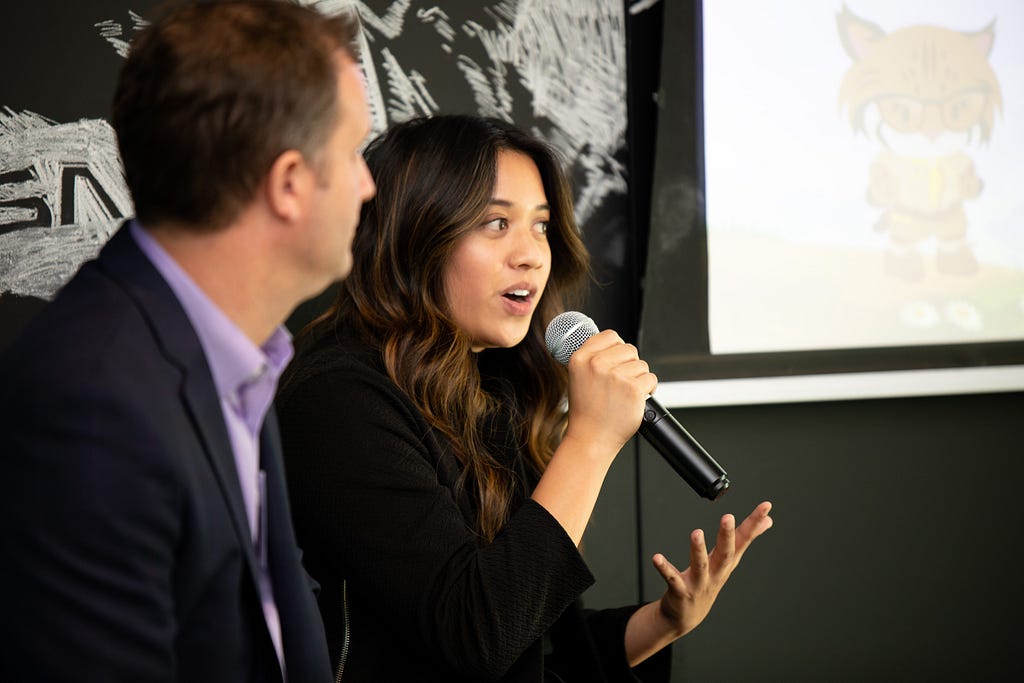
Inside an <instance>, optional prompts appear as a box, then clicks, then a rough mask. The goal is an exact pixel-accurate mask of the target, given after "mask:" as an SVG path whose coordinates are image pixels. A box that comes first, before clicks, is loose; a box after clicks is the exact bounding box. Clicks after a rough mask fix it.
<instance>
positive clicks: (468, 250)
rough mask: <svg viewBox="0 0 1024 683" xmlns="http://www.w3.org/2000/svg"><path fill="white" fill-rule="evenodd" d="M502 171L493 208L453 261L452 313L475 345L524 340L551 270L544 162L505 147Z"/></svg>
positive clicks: (449, 273)
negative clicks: (541, 166)
mask: <svg viewBox="0 0 1024 683" xmlns="http://www.w3.org/2000/svg"><path fill="white" fill-rule="evenodd" d="M497 171H498V174H497V178H496V180H495V183H494V191H493V192H492V194H491V201H490V204H489V205H488V207H487V213H486V214H485V215H484V217H483V219H482V220H481V222H480V224H479V225H476V226H474V227H473V228H472V229H471V230H470V231H469V232H468V233H466V234H465V235H463V236H462V237H461V238H460V239H459V241H458V242H457V243H456V245H455V249H454V250H453V251H452V254H451V256H450V258H449V260H448V265H447V266H446V268H445V282H444V285H445V296H446V297H447V299H448V305H449V307H450V310H451V315H452V317H453V318H454V319H455V324H456V325H457V326H458V327H459V329H460V330H462V332H463V333H465V334H466V335H468V336H469V338H470V339H471V340H472V346H473V350H474V351H480V350H483V349H486V348H496V347H511V346H515V345H516V344H518V343H519V342H521V341H522V340H523V338H524V337H525V336H526V333H527V331H529V329H530V320H531V318H532V317H533V312H534V311H535V310H536V309H537V303H538V302H539V301H540V297H541V294H543V293H544V286H545V285H546V284H547V281H548V275H549V274H550V272H551V248H550V246H549V245H548V240H547V235H546V234H545V233H546V231H547V223H548V221H549V220H550V217H551V209H550V207H549V206H548V199H547V196H546V195H545V194H544V184H543V183H542V182H541V178H540V172H539V171H538V170H537V165H536V164H534V163H533V160H532V159H531V158H530V157H528V156H526V155H525V154H522V153H520V152H515V151H512V150H502V151H500V152H499V153H498V168H497Z"/></svg>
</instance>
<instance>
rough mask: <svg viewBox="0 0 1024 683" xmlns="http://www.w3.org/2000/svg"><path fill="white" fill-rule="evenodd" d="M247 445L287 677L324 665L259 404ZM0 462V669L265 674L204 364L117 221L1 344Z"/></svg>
mask: <svg viewBox="0 0 1024 683" xmlns="http://www.w3.org/2000/svg"><path fill="white" fill-rule="evenodd" d="M261 449H262V455H261V460H262V461H261V466H262V467H263V469H264V470H266V472H267V490H268V494H267V498H268V501H267V504H268V506H269V507H268V512H269V557H270V566H271V573H272V580H273V588H274V594H275V599H276V602H277V606H278V609H279V610H280V616H281V625H282V632H283V637H284V649H285V665H286V668H287V674H288V680H289V681H290V683H300V682H302V681H328V680H330V679H331V672H330V663H329V660H328V656H327V647H326V643H325V638H324V635H323V628H322V624H321V621H320V618H319V616H318V614H317V609H316V603H315V598H314V595H313V590H312V587H311V583H310V580H309V577H308V576H307V575H306V573H305V572H304V571H303V569H302V567H301V565H300V562H299V551H298V549H297V546H296V544H295V538H294V535H293V532H292V526H291V517H290V513H289V508H288V499H287V494H286V489H285V484H284V476H283V468H282V466H281V457H280V445H279V438H278V434H277V426H276V419H275V418H274V416H273V414H272V413H271V414H270V415H269V416H268V418H267V421H266V425H265V428H264V430H263V433H262V441H261ZM0 472H2V473H3V474H2V475H0V605H2V608H0V612H2V615H0V680H4V681H8V680H10V681H21V680H33V681H34V680H76V681H77V680H103V681H189V682H192V681H218V682H224V681H264V680H266V681H279V680H281V673H280V668H279V666H278V662H277V657H276V655H275V652H274V648H273V645H272V643H271V640H270V635H269V631H268V629H267V627H266V624H265V621H264V617H263V613H262V609H261V605H260V599H259V593H258V589H257V579H256V576H257V573H256V558H255V555H254V551H253V547H252V542H251V540H250V539H251V536H250V532H249V528H248V523H247V521H246V516H245V511H244V506H243V502H242V493H241V488H240V485H239V482H238V476H237V473H236V469H235V463H234V456H233V453H232V450H231V443H230V440H229V437H228V432H227V429H226V427H225V425H224V421H223V417H222V413H221V406H220V401H219V399H218V396H217V392H216V389H215V387H214V384H213V379H212V376H211V374H210V369H209V367H208V365H207V362H206V358H205V356H204V354H203V351H202V348H201V347H200V344H199V340H198V338H197V337H196V334H195V331H194V330H193V328H192V326H191V324H190V323H189V320H188V318H187V317H186V315H185V312H184V310H183V309H182V308H181V305H180V304H179V303H178V300H177V299H176V298H175V296H174V294H173V293H172V291H171V290H170V288H169V286H168V285H167V283H166V282H165V281H164V280H163V278H162V277H161V276H160V274H159V273H158V272H157V270H156V269H155V268H154V267H153V266H152V264H151V263H150V262H149V260H148V259H147V258H146V257H145V255H144V254H143V253H142V252H141V251H140V250H139V248H138V246H137V245H136V243H135V241H134V239H132V237H131V235H130V233H129V231H128V228H127V225H124V226H122V228H121V229H120V230H119V231H118V233H117V234H116V235H115V236H114V237H113V238H112V239H111V240H110V242H109V243H108V244H107V245H106V246H105V247H104V248H103V250H102V252H101V253H100V255H99V257H98V258H97V260H95V261H92V262H89V263H87V264H86V265H84V266H83V267H82V269H81V270H80V271H79V272H78V273H77V274H76V275H75V277H74V278H73V279H72V280H71V281H70V282H69V283H68V285H67V286H66V287H65V288H64V289H63V290H62V291H61V292H60V293H59V294H58V296H57V297H56V299H55V300H54V301H53V303H52V304H50V305H49V306H48V307H47V308H46V309H45V310H44V311H43V312H42V313H40V314H39V316H38V317H37V319H36V320H34V321H33V323H32V324H30V326H29V328H28V329H27V330H26V331H25V333H24V334H23V335H22V336H21V338H20V339H19V340H17V341H16V342H15V343H14V344H13V345H12V347H11V348H10V349H9V350H8V352H7V353H6V354H4V356H3V357H2V359H0Z"/></svg>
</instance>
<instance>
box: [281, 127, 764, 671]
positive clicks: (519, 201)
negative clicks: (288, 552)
mask: <svg viewBox="0 0 1024 683" xmlns="http://www.w3.org/2000/svg"><path fill="white" fill-rule="evenodd" d="M366 157H367V159H366V160H367V163H368V165H369V167H370V169H371V172H372V174H373V176H374V180H375V181H376V183H377V195H376V198H375V199H374V200H372V201H371V202H370V203H368V204H366V205H365V207H364V210H363V216H362V222H361V224H360V227H359V231H358V233H357V235H356V239H355V243H354V245H353V257H354V264H353V268H352V272H351V274H350V276H349V278H348V279H347V280H346V282H345V283H344V284H343V286H342V289H341V292H340V296H339V299H338V301H337V303H336V304H335V306H334V307H333V308H332V309H331V310H330V311H328V313H327V314H325V315H324V316H323V317H321V318H320V319H319V320H318V321H315V322H314V323H313V325H312V326H311V330H310V332H311V339H312V341H311V344H310V345H309V347H308V348H307V349H306V350H305V352H304V353H303V354H301V355H300V357H299V358H298V359H297V360H296V362H295V363H293V366H292V368H291V369H290V371H289V375H288V377H287V378H286V380H285V386H284V387H283V389H282V392H281V395H280V397H279V400H278V412H279V415H280V422H281V430H282V437H283V443H284V452H285V457H286V460H287V469H288V480H289V485H290V486H291V494H292V503H293V513H294V519H295V524H296V527H297V533H298V536H299V541H300V545H301V546H302V547H303V548H304V549H305V562H306V566H307V568H308V570H309V571H310V573H311V574H312V575H313V576H314V577H315V578H316V579H317V580H318V581H319V582H320V583H321V584H322V593H321V595H320V604H321V611H322V614H323V617H324V623H325V626H326V629H327V634H328V641H329V643H330V645H331V650H332V657H333V658H334V660H335V663H336V664H338V663H340V666H341V667H343V668H344V680H353V681H425V680H430V681H434V680H436V681H446V682H449V681H470V680H473V681H476V680H488V681H492V680H500V681H531V682H533V681H541V680H555V681H558V680H563V681H588V682H593V681H632V680H637V678H636V677H635V675H634V674H641V673H642V670H643V669H644V668H645V667H646V668H648V669H661V670H662V671H663V672H664V671H667V666H666V665H665V664H666V663H665V662H664V661H660V662H659V661H657V660H659V659H661V660H664V659H666V658H667V651H666V652H665V653H664V654H662V656H661V657H656V658H654V661H647V662H646V663H645V664H641V663H643V662H645V660H649V658H650V657H651V655H653V654H654V653H656V652H658V651H659V650H662V648H664V647H665V645H667V644H668V643H670V642H672V641H673V640H675V639H676V638H678V637H679V636H681V635H683V634H684V633H686V632H687V631H689V630H690V629H692V628H693V627H695V626H696V625H697V624H698V623H699V622H700V621H701V620H702V619H703V617H704V616H705V615H706V614H707V611H708V610H709V609H710V607H711V604H712V602H713V601H714V598H715V596H716V595H717V593H718V590H719V589H720V588H721V586H722V584H723V583H724V582H725V580H726V579H727V578H728V575H729V573H730V572H731V571H732V569H733V568H734V567H735V565H736V563H737V562H738V561H739V558H740V555H741V554H742V552H743V551H744V550H745V549H746V547H747V546H748V545H749V544H750V542H751V541H752V540H753V539H754V538H755V537H756V536H758V535H759V534H760V533H761V532H763V531H764V530H765V529H767V528H768V527H769V526H770V525H771V519H770V518H769V517H768V509H769V507H770V506H769V505H768V504H767V503H765V504H762V505H761V506H759V507H758V508H757V509H756V510H755V511H754V513H753V514H752V515H751V516H750V517H749V518H748V519H747V520H746V521H745V522H744V523H743V525H742V526H741V527H740V528H739V529H735V528H734V521H733V518H732V516H731V515H727V516H725V517H723V521H722V527H721V529H720V531H719V536H718V545H717V548H716V549H715V551H714V552H713V553H712V554H711V558H710V560H709V558H708V555H707V550H706V548H705V546H704V540H703V536H702V535H701V533H700V532H699V531H696V532H694V533H693V534H692V535H691V568H690V569H688V570H687V571H686V572H684V573H682V574H680V573H679V572H678V571H677V570H676V569H675V568H674V567H672V565H671V564H670V563H668V561H667V560H665V559H664V558H663V557H662V556H660V555H658V556H655V560H654V562H655V565H656V566H657V568H658V570H659V571H660V572H661V574H662V575H663V576H664V577H665V580H666V582H667V584H668V589H667V590H666V593H665V596H664V597H663V598H662V599H661V600H660V601H656V602H654V603H650V604H648V605H645V606H642V607H639V608H637V607H628V608H623V609H619V610H607V611H600V612H592V611H585V610H583V609H582V607H581V606H580V603H579V596H580V594H581V593H582V592H583V591H584V589H586V588H587V587H588V586H589V585H590V584H591V583H592V581H593V578H592V576H591V574H590V572H589V571H588V570H587V567H586V565H585V563H584V562H583V559H582V558H581V557H580V554H579V552H578V550H577V548H578V546H579V543H580V540H581V538H582V535H583V531H584V528H585V527H586V524H587V521H588V519H589V517H590V514H591V512H592V510H593V507H594V503H595V502H596V499H597V495H598V492H599V490H600V487H601V483H602V481H603V480H604V477H605V474H606V473H607V471H608V467H609V466H610V464H611V462H612V460H613V459H614V457H615V455H616V454H617V453H618V451H619V449H620V448H621V447H622V446H623V445H624V444H625V442H626V441H628V440H629V439H630V438H631V437H632V435H633V434H634V433H635V431H636V429H637V427H638V425H639V424H640V421H641V416H642V411H643V406H644V399H645V397H646V396H647V395H648V394H650V393H651V392H653V391H654V388H655V386H656V384H657V379H656V378H655V376H654V375H653V374H651V373H650V372H649V370H648V367H647V365H646V364H645V363H644V362H643V361H641V360H639V358H638V357H637V353H636V349H635V348H634V347H632V346H631V345H628V344H624V343H623V342H622V340H621V339H620V338H619V337H618V336H617V335H616V334H615V333H614V332H611V331H604V332H601V333H600V334H597V335H595V336H594V337H592V338H591V339H590V340H588V341H587V342H586V343H585V344H583V346H582V347H581V348H580V349H579V350H578V351H577V352H576V353H575V354H574V355H573V357H572V359H571V360H570V362H569V365H568V372H567V371H566V369H565V368H563V367H561V366H560V365H558V364H557V363H556V362H555V361H554V360H553V359H552V357H551V355H550V354H549V353H548V351H547V350H546V348H545V345H544V341H543V337H544V329H545V325H546V324H547V322H548V321H549V320H550V319H551V318H552V317H554V315H556V314H557V313H559V312H561V311H562V310H563V307H564V306H565V305H566V304H567V303H569V302H570V301H572V299H573V297H574V296H575V295H577V294H578V293H579V291H580V288H581V285H582V283H583V282H584V280H585V277H586V274H587V264H588V260H587V256H586V252H585V249H584V247H583V245H582V242H581V241H580V238H579V235H578V231H577V228H576V225H575V223H574V220H573V212H572V205H571V196H570V194H569V189H568V186H567V181H566V179H565V176H564V174H563V172H562V170H561V169H560V167H559V164H558V163H557V161H556V158H555V156H554V155H553V153H552V152H551V151H550V150H549V149H548V147H546V146H545V145H544V144H542V143H540V142H538V141H536V140H534V139H533V138H531V137H529V136H527V135H525V134H523V133H522V132H520V131H518V130H517V129H515V128H514V127H512V126H509V125H507V124H505V123H501V122H498V121H493V120H484V119H479V118H474V117H467V116H439V117H434V118H428V119H418V120H414V121H410V122H408V123H404V124H401V125H398V126H395V127H394V128H392V129H391V130H390V131H388V132H387V133H386V134H384V135H383V136H382V137H380V138H378V139H377V140H376V141H374V142H373V143H372V144H371V145H370V147H369V148H368V150H367V154H366ZM566 397H568V411H567V412H566V408H565V398H566ZM637 665H640V667H639V668H637V669H635V670H634V669H633V667H635V666H637ZM662 675H664V674H662Z"/></svg>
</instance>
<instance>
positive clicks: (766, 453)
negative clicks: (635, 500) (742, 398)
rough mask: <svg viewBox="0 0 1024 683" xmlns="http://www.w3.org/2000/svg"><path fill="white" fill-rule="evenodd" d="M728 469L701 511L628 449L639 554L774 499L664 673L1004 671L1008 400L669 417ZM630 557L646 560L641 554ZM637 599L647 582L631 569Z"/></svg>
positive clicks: (1010, 644)
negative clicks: (769, 522) (717, 495)
mask: <svg viewBox="0 0 1024 683" xmlns="http://www.w3.org/2000/svg"><path fill="white" fill-rule="evenodd" d="M674 414H675V415H676V417H677V418H678V419H679V420H680V422H682V424H684V425H685V426H686V427H687V429H689V430H690V431H691V432H692V433H693V434H694V436H696V437H697V438H698V439H699V440H700V441H701V443H702V444H703V445H704V446H705V447H706V448H707V449H708V451H709V452H710V453H712V454H713V455H714V456H715V457H716V458H717V459H718V460H719V461H720V462H721V463H722V464H723V465H724V466H725V467H726V468H727V469H728V471H729V473H730V475H731V478H732V482H733V486H732V488H731V490H730V491H729V492H728V493H727V494H726V495H725V496H724V497H723V498H721V499H719V500H718V501H716V502H714V503H709V502H708V501H705V500H702V499H699V498H697V497H696V496H695V495H694V494H693V493H692V492H691V491H690V489H689V487H687V486H686V485H685V484H684V483H683V482H682V481H680V480H679V479H678V477H676V476H675V475H674V473H673V472H672V470H671V469H670V468H669V467H668V466H667V465H666V464H664V463H663V462H662V461H661V460H660V459H659V457H658V456H657V454H655V453H653V452H652V451H650V450H649V448H647V447H643V448H642V450H641V454H640V458H639V477H640V479H639V481H640V487H639V491H640V529H641V533H640V536H641V543H640V546H641V550H640V554H641V556H643V557H644V558H647V557H649V556H650V555H652V554H653V553H654V552H665V553H666V554H668V555H669V556H670V557H672V558H675V559H676V560H677V561H679V562H680V563H682V564H685V562H686V560H685V557H686V547H687V546H686V544H687V534H688V532H689V531H690V530H691V529H693V528H697V527H701V528H704V529H705V530H709V529H714V528H715V526H716V525H717V522H718V519H719V517H720V515H722V514H723V513H725V512H734V513H737V514H738V515H740V514H745V513H746V512H747V511H749V510H750V509H751V508H753V506H754V505H756V504H757V503H758V502H760V501H761V500H771V501H772V502H773V504H774V509H773V512H772V517H773V519H774V520H775V525H774V527H773V528H772V529H771V530H769V531H768V532H767V533H766V534H765V535H764V536H763V537H762V538H761V539H759V540H758V541H757V542H756V543H755V545H754V546H753V547H752V548H751V550H750V552H749V554H748V555H747V556H745V557H744V559H743V562H742V564H741V566H740V567H739V569H738V570H737V571H736V573H735V574H734V575H733V577H732V579H731V580H730V582H729V584H728V586H727V587H726V589H725V591H724V592H723V593H722V595H721V597H720V599H719V601H718V603H717V604H716V606H715V608H714V610H713V611H712V613H711V615H710V616H709V618H708V619H707V621H706V622H705V623H704V624H703V625H702V626H701V627H700V628H698V629H697V630H696V631H694V632H693V633H691V634H690V635H688V636H686V637H685V638H683V639H682V640H681V641H679V642H678V643H677V644H676V645H675V652H674V666H675V673H674V676H673V680H675V681H683V680H688V681H748V682H752V681H823V680H828V681H865V680H878V681H962V680H975V681H982V680H1000V679H1002V678H1003V677H1004V675H1005V674H1007V673H1008V672H1010V671H1013V670H1014V669H1016V668H1017V666H1016V663H1017V655H1018V653H1017V649H1016V647H1017V640H1018V636H1019V634H1020V628H1019V627H1018V626H1017V623H1018V620H1019V615H1020V613H1021V610H1022V609H1024V588H1022V583H1021V580H1020V578H1019V577H1020V567H1019V566H1018V564H1017V557H1018V555H1019V553H1018V551H1017V547H1016V546H1017V544H1018V542H1019V539H1020V538H1021V531H1020V522H1021V520H1022V514H1021V508H1020V498H1021V496H1020V491H1021V490H1022V488H1024V457H1022V456H1024V447H1022V445H1021V444H1022V443H1024V420H1022V419H1021V416H1022V415H1024V393H1009V394H988V395H969V396H936V397H928V398H913V399H886V400H871V401H842V402H828V403H806V404H792V405H759V406H740V407H728V408H725V407H722V408H701V409H689V410H683V409H677V410H675V411H674ZM645 562H646V559H645ZM642 592H643V594H644V597H645V598H647V599H654V598H656V597H657V596H658V595H660V593H661V580H660V578H659V577H658V576H657V575H656V573H655V572H654V571H653V569H651V568H650V567H649V565H647V567H645V570H644V572H643V574H642Z"/></svg>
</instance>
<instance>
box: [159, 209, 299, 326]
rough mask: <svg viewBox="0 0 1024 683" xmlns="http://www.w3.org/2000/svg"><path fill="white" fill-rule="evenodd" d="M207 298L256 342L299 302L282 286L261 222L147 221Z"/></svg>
mask: <svg viewBox="0 0 1024 683" xmlns="http://www.w3.org/2000/svg"><path fill="white" fill-rule="evenodd" d="M145 227H146V230H147V231H148V232H149V233H150V235H152V237H153V239H155V240H156V241H157V242H158V243H159V244H160V246H161V247H163V249H164V250H165V251H166V252H167V253H168V254H169V255H170V256H171V257H172V258H173V259H174V260H175V261H176V262H177V263H178V265H179V266H181V268H182V270H184V271H185V272H186V273H187V274H188V276H189V277H190V278H192V280H193V282H195V283H196V285H197V286H198V287H199V288H200V289H202V290H203V292H204V293H205V294H206V296H208V297H209V298H210V300H211V301H212V302H213V303H214V304H215V305H216V306H217V307H218V308H220V309H221V311H223V312H224V315H226V316H227V317H228V318H229V319H230V320H231V321H232V322H234V323H235V324H236V325H237V326H238V327H239V329H241V330H242V332H243V333H244V334H245V335H246V336H247V337H248V338H249V339H251V340H252V341H253V343H255V344H256V345H257V346H262V345H263V343H264V342H266V340H267V339H268V338H269V337H270V335H271V334H273V332H274V330H275V329H277V327H278V326H280V325H281V324H282V323H283V322H284V320H285V319H286V318H287V317H288V315H289V314H290V313H291V311H292V309H293V308H294V307H295V304H296V303H297V302H294V301H292V299H293V298H294V297H292V296H290V295H289V292H287V291H281V288H280V287H279V286H278V285H279V284H280V282H278V280H279V279H280V277H279V276H280V273H279V269H278V268H277V267H275V263H274V258H273V257H274V254H273V251H274V250H273V249H272V248H271V247H270V242H269V240H268V239H267V238H268V235H266V234H265V233H264V229H263V227H262V226H260V225H257V224H252V223H251V222H250V223H243V222H240V221H236V222H234V223H232V224H230V225H227V226H225V227H223V228H219V229H215V230H209V231H203V230H197V229H193V228H189V227H185V226H178V225H173V224H168V223H164V224H160V225H156V226H152V227H151V226H148V225H147V226H145Z"/></svg>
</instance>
